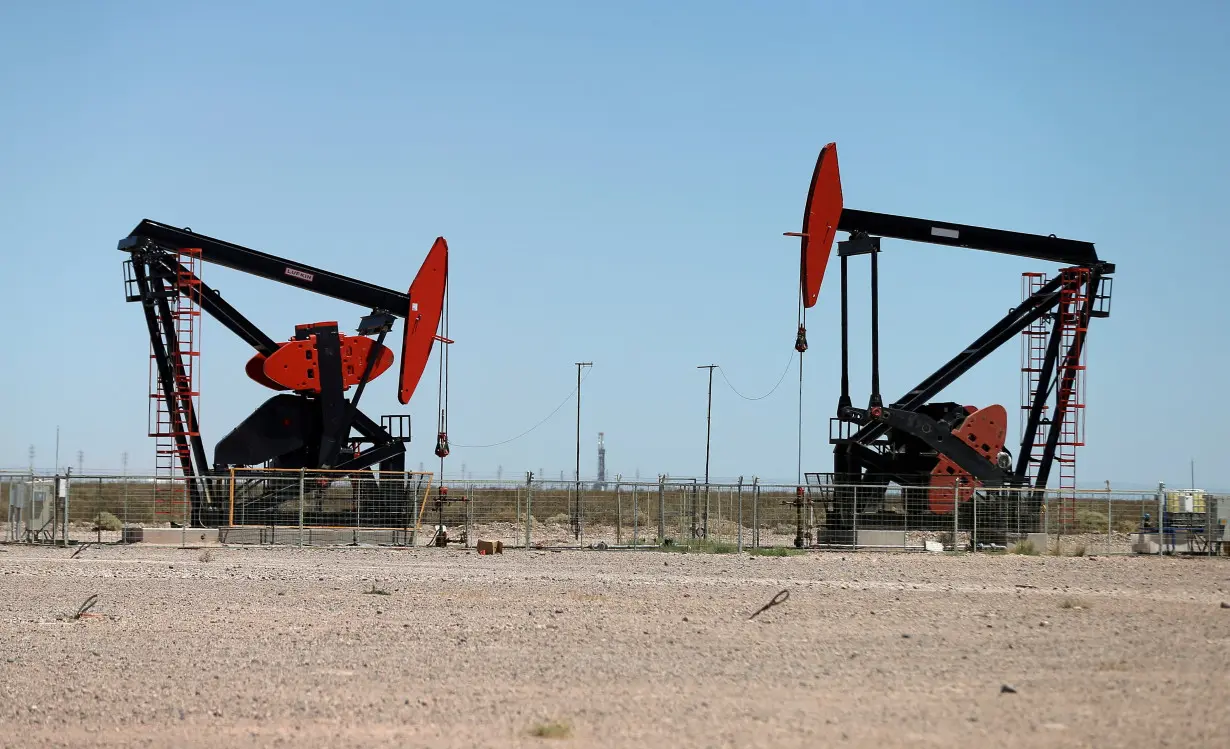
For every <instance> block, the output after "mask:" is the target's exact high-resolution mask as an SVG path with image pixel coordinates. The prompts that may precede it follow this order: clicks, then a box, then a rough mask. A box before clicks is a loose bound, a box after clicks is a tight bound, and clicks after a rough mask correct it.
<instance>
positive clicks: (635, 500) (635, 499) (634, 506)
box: [632, 484, 641, 549]
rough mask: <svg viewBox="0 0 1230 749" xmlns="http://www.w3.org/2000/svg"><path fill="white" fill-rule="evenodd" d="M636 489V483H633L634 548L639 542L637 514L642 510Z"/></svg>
mask: <svg viewBox="0 0 1230 749" xmlns="http://www.w3.org/2000/svg"><path fill="white" fill-rule="evenodd" d="M636 489H637V486H636V484H633V485H632V548H633V549H635V548H636V547H637V543H636V542H637V537H636V529H637V517H636V516H637V515H638V514H640V511H641V508H640V507H639V506H638V505H637V496H636Z"/></svg>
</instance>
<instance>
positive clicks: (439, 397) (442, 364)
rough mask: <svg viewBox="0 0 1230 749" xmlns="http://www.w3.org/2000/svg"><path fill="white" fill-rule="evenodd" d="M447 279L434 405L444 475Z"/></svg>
mask: <svg viewBox="0 0 1230 749" xmlns="http://www.w3.org/2000/svg"><path fill="white" fill-rule="evenodd" d="M448 296H449V294H448V279H447V278H445V281H444V314H443V315H442V319H441V321H440V331H441V333H442V335H441V336H439V337H440V338H443V339H444V340H443V341H441V342H440V359H439V368H440V371H439V375H438V379H437V380H436V405H437V408H438V410H439V418H438V419H437V421H436V457H437V458H439V459H440V474H441V475H443V474H444V459H445V458H446V457H448V454H449V446H448V343H446V341H448V340H450V339H449V337H448Z"/></svg>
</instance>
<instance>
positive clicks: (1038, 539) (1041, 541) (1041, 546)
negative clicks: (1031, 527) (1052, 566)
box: [1025, 533, 1049, 554]
mask: <svg viewBox="0 0 1230 749" xmlns="http://www.w3.org/2000/svg"><path fill="white" fill-rule="evenodd" d="M1025 540H1026V541H1028V542H1029V543H1031V544H1033V547H1034V548H1035V549H1037V551H1038V553H1039V554H1045V553H1046V552H1047V551H1049V549H1048V547H1047V544H1048V543H1049V540H1048V539H1047V536H1046V534H1045V533H1026V534H1025Z"/></svg>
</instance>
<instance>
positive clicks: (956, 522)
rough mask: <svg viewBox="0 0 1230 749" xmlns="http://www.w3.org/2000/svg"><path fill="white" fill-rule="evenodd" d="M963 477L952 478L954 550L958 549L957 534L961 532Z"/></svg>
mask: <svg viewBox="0 0 1230 749" xmlns="http://www.w3.org/2000/svg"><path fill="white" fill-rule="evenodd" d="M960 516H961V479H953V480H952V550H953V551H956V550H957V534H959V533H960V532H961V517H960Z"/></svg>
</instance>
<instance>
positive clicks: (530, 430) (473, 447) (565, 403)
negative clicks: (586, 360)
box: [453, 369, 593, 449]
mask: <svg viewBox="0 0 1230 749" xmlns="http://www.w3.org/2000/svg"><path fill="white" fill-rule="evenodd" d="M592 371H593V370H592V369H591V370H589V371H587V372H586V373H585V374H584V375H583V376H582V377H581V381H582V382H584V381H585V380H587V379H589V373H590V372H592ZM578 389H579V387H576V388H573V389H572V392H571V393H569V394H568V397H567V398H565V399H564V400H563V401H562V402H560V404H559V405H558V406H556V407H555V410H554V411H552V412H551V413H549V414H547V416H546V418H544V419H543V420H542V421H540V422H538V423H537V424H535V425H534V426H532V427H530V428H529V429H526V430H525V431H524V432H522V433H521V434H518V435H517V436H516V437H509V438H508V439H506V440H503V441H501V442H493V443H491V444H490V445H463V444H461V443H460V442H454V443H453V447H466V448H471V449H481V448H487V447H499V446H500V445H507V444H508V443H509V442H515V441H516V440H519V439H521V438H522V437H524V436H525V435H527V434H529V433H530V432H532V431H534V430H535V429H537V428H538V427H540V426H542V425H543V424H546V423H547V422H548V421H550V420H551V417H552V416H555V415H556V414H557V413H559V411H560V409H561V408H563V407H564V406H566V405H568V402H569V401H571V400H572V396H574V395H576V394H577V390H578Z"/></svg>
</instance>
